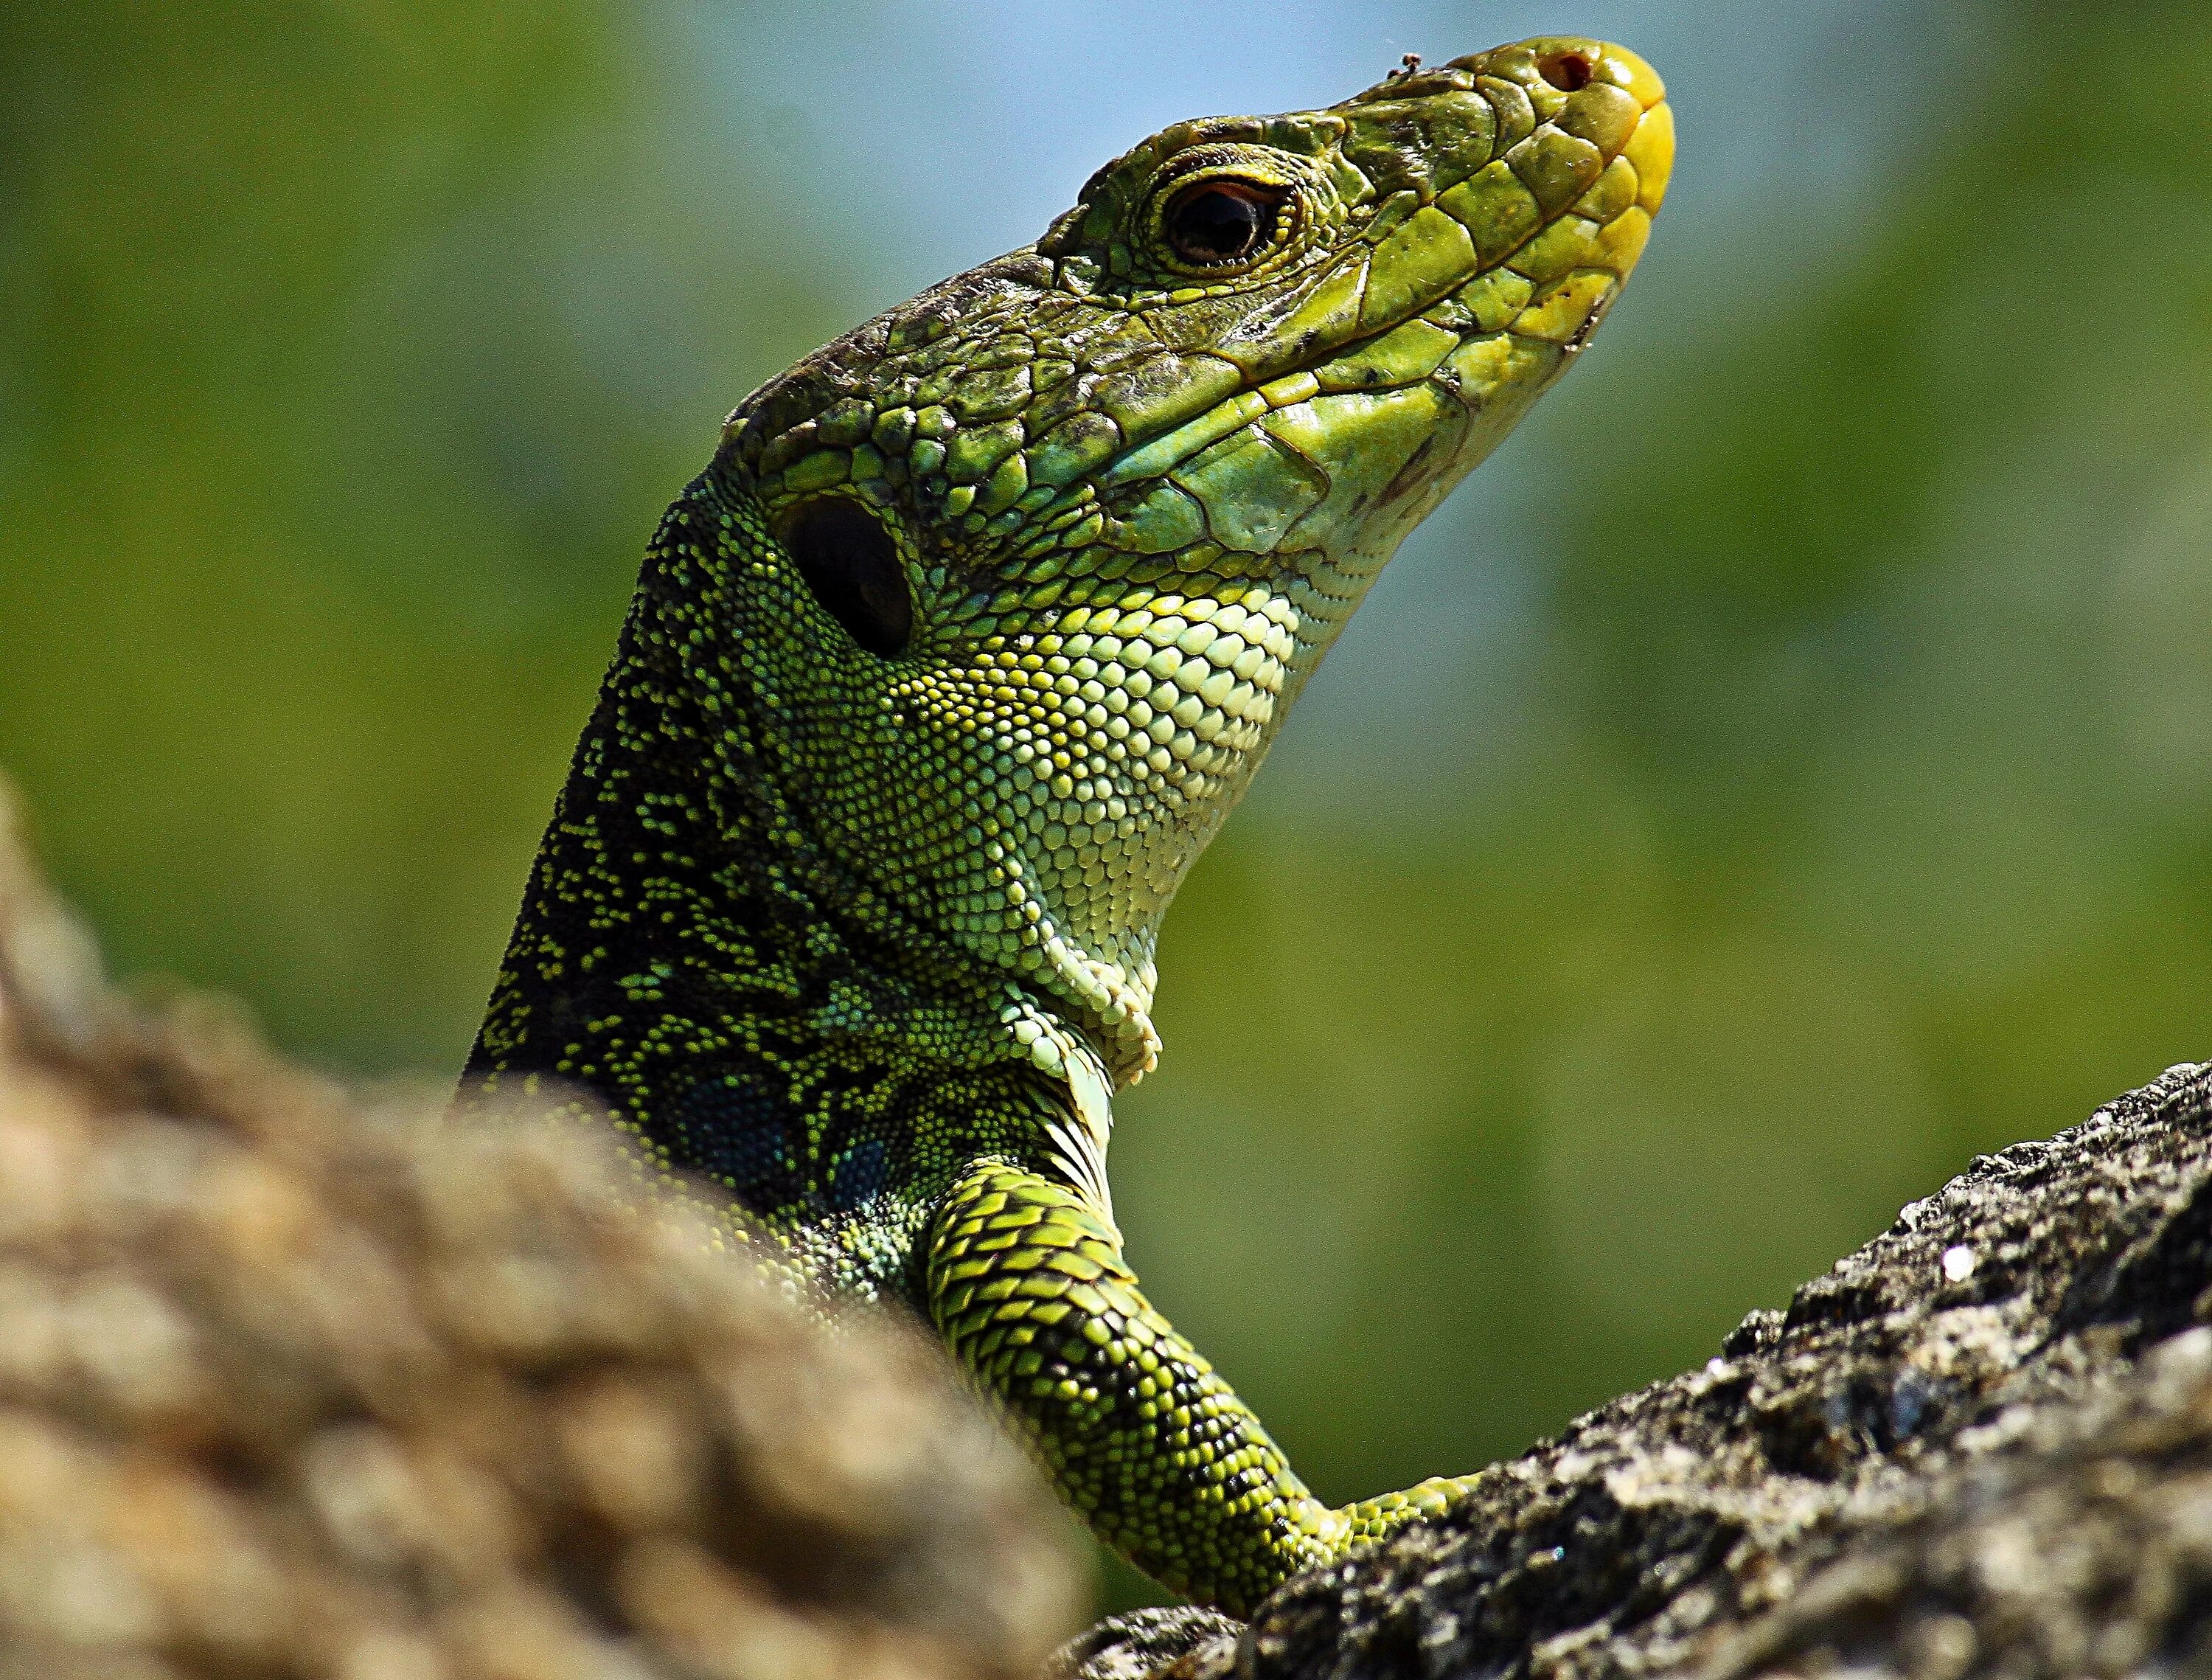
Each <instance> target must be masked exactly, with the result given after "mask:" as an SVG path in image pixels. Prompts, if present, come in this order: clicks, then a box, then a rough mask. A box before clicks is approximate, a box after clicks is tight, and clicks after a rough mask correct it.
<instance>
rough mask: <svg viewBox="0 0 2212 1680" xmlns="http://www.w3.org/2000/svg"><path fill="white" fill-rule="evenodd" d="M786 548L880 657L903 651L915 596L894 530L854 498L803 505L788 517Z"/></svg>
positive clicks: (831, 608)
mask: <svg viewBox="0 0 2212 1680" xmlns="http://www.w3.org/2000/svg"><path fill="white" fill-rule="evenodd" d="M780 534H781V537H782V539H783V546H784V550H785V551H786V552H787V553H788V554H789V555H790V556H791V557H792V559H793V562H795V563H797V565H798V567H799V576H800V577H801V578H803V579H804V580H805V583H806V587H807V589H808V591H809V592H810V593H811V594H812V595H813V597H814V599H815V600H817V602H819V603H820V604H821V607H822V610H823V612H827V613H828V614H829V616H830V617H831V618H835V619H836V621H837V622H838V623H839V624H842V625H843V626H844V628H845V633H846V634H847V635H848V636H851V637H852V638H853V640H854V641H855V642H858V643H860V646H861V647H863V648H866V649H867V651H868V652H870V653H872V654H875V655H876V656H877V657H878V658H879V659H890V658H891V657H892V656H893V655H894V654H898V653H900V652H902V651H903V650H904V648H905V647H906V644H907V639H908V637H909V636H912V635H913V633H914V597H913V596H912V595H911V594H909V593H908V592H907V586H906V569H905V568H904V567H903V566H902V565H901V564H900V563H899V557H898V545H896V543H894V542H893V541H892V540H891V533H890V532H888V531H886V530H884V527H883V524H882V522H881V521H880V520H878V519H877V518H876V516H875V515H874V514H872V513H870V512H869V511H868V510H867V509H866V508H864V507H862V506H861V505H860V503H859V502H855V501H854V500H852V499H851V498H850V497H849V496H817V498H815V499H814V500H813V501H811V502H800V503H799V506H798V507H796V508H793V509H792V510H791V512H790V513H789V514H787V515H786V516H785V518H784V520H783V528H782V530H781V533H780Z"/></svg>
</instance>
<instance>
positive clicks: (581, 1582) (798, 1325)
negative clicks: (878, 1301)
mask: <svg viewBox="0 0 2212 1680" xmlns="http://www.w3.org/2000/svg"><path fill="white" fill-rule="evenodd" d="M4 798H5V795H4V789H0V1680H94V1677H100V1680H183V1677H209V1680H214V1677H222V1680H280V1677H294V1676H297V1677H307V1676H330V1677H340V1680H677V1677H684V1680H814V1677H823V1680H827V1677H832V1676H835V1677H840V1680H844V1677H891V1676H942V1677H946V1680H951V1677H956V1676H977V1677H981V1676H1013V1675H1018V1674H1028V1673H1033V1672H1034V1671H1035V1670H1036V1664H1037V1663H1038V1662H1039V1661H1040V1660H1041V1659H1042V1655H1043V1653H1044V1652H1045V1651H1046V1650H1047V1649H1048V1648H1049V1647H1050V1645H1051V1644H1052V1642H1053V1641H1054V1640H1056V1639H1058V1638H1060V1637H1062V1636H1064V1635H1065V1634H1066V1630H1067V1628H1069V1627H1070V1626H1071V1625H1073V1621H1074V1618H1075V1616H1076V1614H1077V1613H1078V1605H1079V1599H1078V1597H1077V1592H1078V1575H1077V1573H1076V1571H1075V1569H1074V1567H1073V1565H1072V1563H1071V1561H1070V1551H1069V1532H1068V1530H1067V1527H1066V1524H1065V1521H1064V1519H1061V1518H1060V1517H1059V1516H1058V1515H1057V1514H1056V1513H1054V1512H1053V1510H1052V1508H1051V1507H1050V1503H1049V1500H1048V1497H1047V1495H1046V1494H1044V1492H1043V1490H1042V1487H1041V1486H1040V1484H1039V1483H1038V1482H1037V1481H1036V1478H1035V1477H1034V1476H1032V1474H1031V1473H1030V1471H1029V1470H1028V1469H1027V1468H1026V1466H1024V1464H1021V1463H1020V1462H1019V1460H1018V1458H1017V1457H1016V1456H1015V1455H1014V1453H1013V1452H1012V1449H1010V1448H1008V1447H1006V1446H1005V1445H1004V1444H1003V1442H1002V1441H1001V1440H1000V1434H999V1432H998V1431H997V1430H996V1429H995V1428H994V1427H993V1426H992V1425H991V1424H990V1423H989V1422H988V1421H987V1420H986V1419H985V1418H984V1417H982V1416H981V1415H980V1414H979V1413H978V1412H977V1411H976V1409H974V1408H972V1407H971V1406H969V1404H968V1403H966V1402H965V1400H964V1399H963V1397H961V1396H960V1395H959V1394H958V1393H957V1391H955V1390H954V1389H953V1388H952V1386H951V1385H950V1384H949V1383H948V1381H947V1380H946V1378H945V1371H944V1369H943V1367H942V1364H941V1360H940V1358H939V1354H937V1353H936V1350H935V1349H934V1348H932V1347H929V1346H927V1345H925V1344H924V1343H923V1342H922V1340H921V1337H920V1336H914V1335H902V1334H898V1333H896V1332H895V1331H894V1330H892V1329H890V1327H888V1326H885V1327H877V1326H873V1325H869V1324H860V1325H856V1326H854V1328H853V1330H852V1331H851V1333H850V1334H849V1335H848V1336H842V1337H841V1338H838V1339H836V1340H832V1339H831V1338H829V1336H827V1335H826V1334H825V1333H824V1332H823V1331H822V1330H821V1329H820V1328H819V1327H818V1325H817V1324H816V1323H815V1322H814V1321H812V1320H811V1319H810V1318H807V1317H806V1316H805V1315H804V1314H803V1313H801V1312H799V1311H798V1310H796V1309H795V1308H794V1307H793V1306H792V1305H791V1304H790V1303H789V1302H787V1301H786V1300H783V1299H781V1297H779V1296H777V1295H776V1294H775V1293H771V1292H770V1291H769V1290H768V1289H767V1288H765V1287H762V1286H760V1285H758V1284H757V1283H756V1282H755V1281H753V1280H752V1277H751V1275H750V1273H749V1272H748V1271H747V1269H745V1268H744V1267H742V1266H738V1265H733V1264H732V1263H730V1260H729V1258H728V1257H727V1256H725V1255H716V1254H714V1253H711V1252H709V1251H708V1248H707V1245H706V1243H705V1240H704V1239H703V1237H702V1233H699V1232H698V1231H696V1230H691V1229H685V1228H683V1227H680V1226H678V1225H676V1224H674V1223H673V1222H672V1221H670V1222H656V1221H654V1220H649V1219H641V1218H637V1217H635V1216H634V1215H631V1214H626V1213H625V1212H623V1210H622V1209H621V1208H618V1207H617V1205H616V1204H615V1203H614V1202H612V1201H611V1198H610V1194H609V1192H608V1190H607V1189H606V1188H605V1187H606V1185H607V1184H608V1183H609V1181H610V1178H611V1168H610V1164H609V1160H608V1158H607V1156H606V1155H605V1153H604V1152H603V1151H601V1150H599V1149H596V1148H594V1147H592V1146H591V1144H590V1141H588V1140H586V1139H583V1138H581V1137H579V1136H575V1135H568V1136H562V1135H555V1134H553V1133H552V1132H550V1130H548V1129H545V1128H544V1127H537V1126H502V1127H497V1128H490V1127H478V1128H471V1129H465V1130H457V1129H452V1128H448V1127H442V1126H439V1125H437V1124H436V1123H435V1109H436V1106H437V1105H436V1104H435V1102H433V1103H429V1104H427V1105H422V1104H418V1105H414V1106H413V1107H412V1108H411V1109H410V1105H406V1104H404V1103H401V1102H397V1101H395V1102H392V1103H390V1104H387V1105H385V1106H384V1108H383V1110H382V1111H379V1110H378V1109H376V1108H375V1107H374V1106H373V1105H365V1104H364V1103H363V1102H362V1101H361V1100H359V1099H353V1098H349V1097H347V1096H346V1095H344V1094H343V1093H340V1092H338V1091H337V1090H335V1089H334V1088H332V1087H330V1086H329V1085H327V1084H326V1083H325V1082H323V1081H321V1080H316V1079H314V1078H313V1077H311V1076H309V1075H307V1074H303V1073H301V1071H299V1070H298V1069H296V1068H291V1067H289V1066H287V1065H285V1064H284V1063H283V1062H280V1061H278V1060H277V1059H276V1058H275V1057H273V1056H270V1054H269V1053H268V1052H267V1051H266V1050H264V1049H262V1048H261V1047H260V1046H259V1045H258V1044H257V1043H256V1042H255V1041H254V1039H253V1038H252V1034H251V1032H248V1031H247V1030H246V1029H245V1028H244V1027H243V1026H241V1025H240V1024H239V1023H237V1022H236V1021H234V1020H229V1019H227V1018H225V1017H224V1016H222V1014H221V1013H216V1012H211V1011H210V1009H208V1008H207V1007H204V1006H191V1005H189V1004H186V1005H180V1006H172V1007H166V1008H160V1009H156V1008H152V1007H143V1006H139V1005H133V1004H130V1003H127V1002H125V1001H122V1000H120V999H118V996H117V995H115V994H114V993H113V992H112V991H111V990H110V989H108V988H107V986H106V983H105V982H104V981H103V980H102V978H101V977H100V973H99V971H98V967H97V965H96V962H95V961H94V959H93V956H92V953H91V951H90V947H89V946H88V942H87V940H85V938H84V936H83V934H82V932H81V930H80V929H79V928H78V927H77V926H76V923H75V922H72V921H71V920H70V918H69V917H68V916H66V915H65V914H64V913H63V912H62V911H61V910H59V909H58V906H57V905H56V904H54V903H53V901H52V898H50V897H49V896H48V895H47V894H46V892H44V891H43V890H42V889H41V888H40V886H39V884H38V883H37V881H36V880H34V879H33V876H32V874H31V872H30V869H29V867H28V865H27V862H26V861H25V860H24V857H23V855H22V854H21V850H20V849H18V848H17V847H15V845H14V844H13V843H12V837H11V835H10V833H9V823H8V813H7V807H6V805H5V802H4ZM426 1134H431V1135H426Z"/></svg>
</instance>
